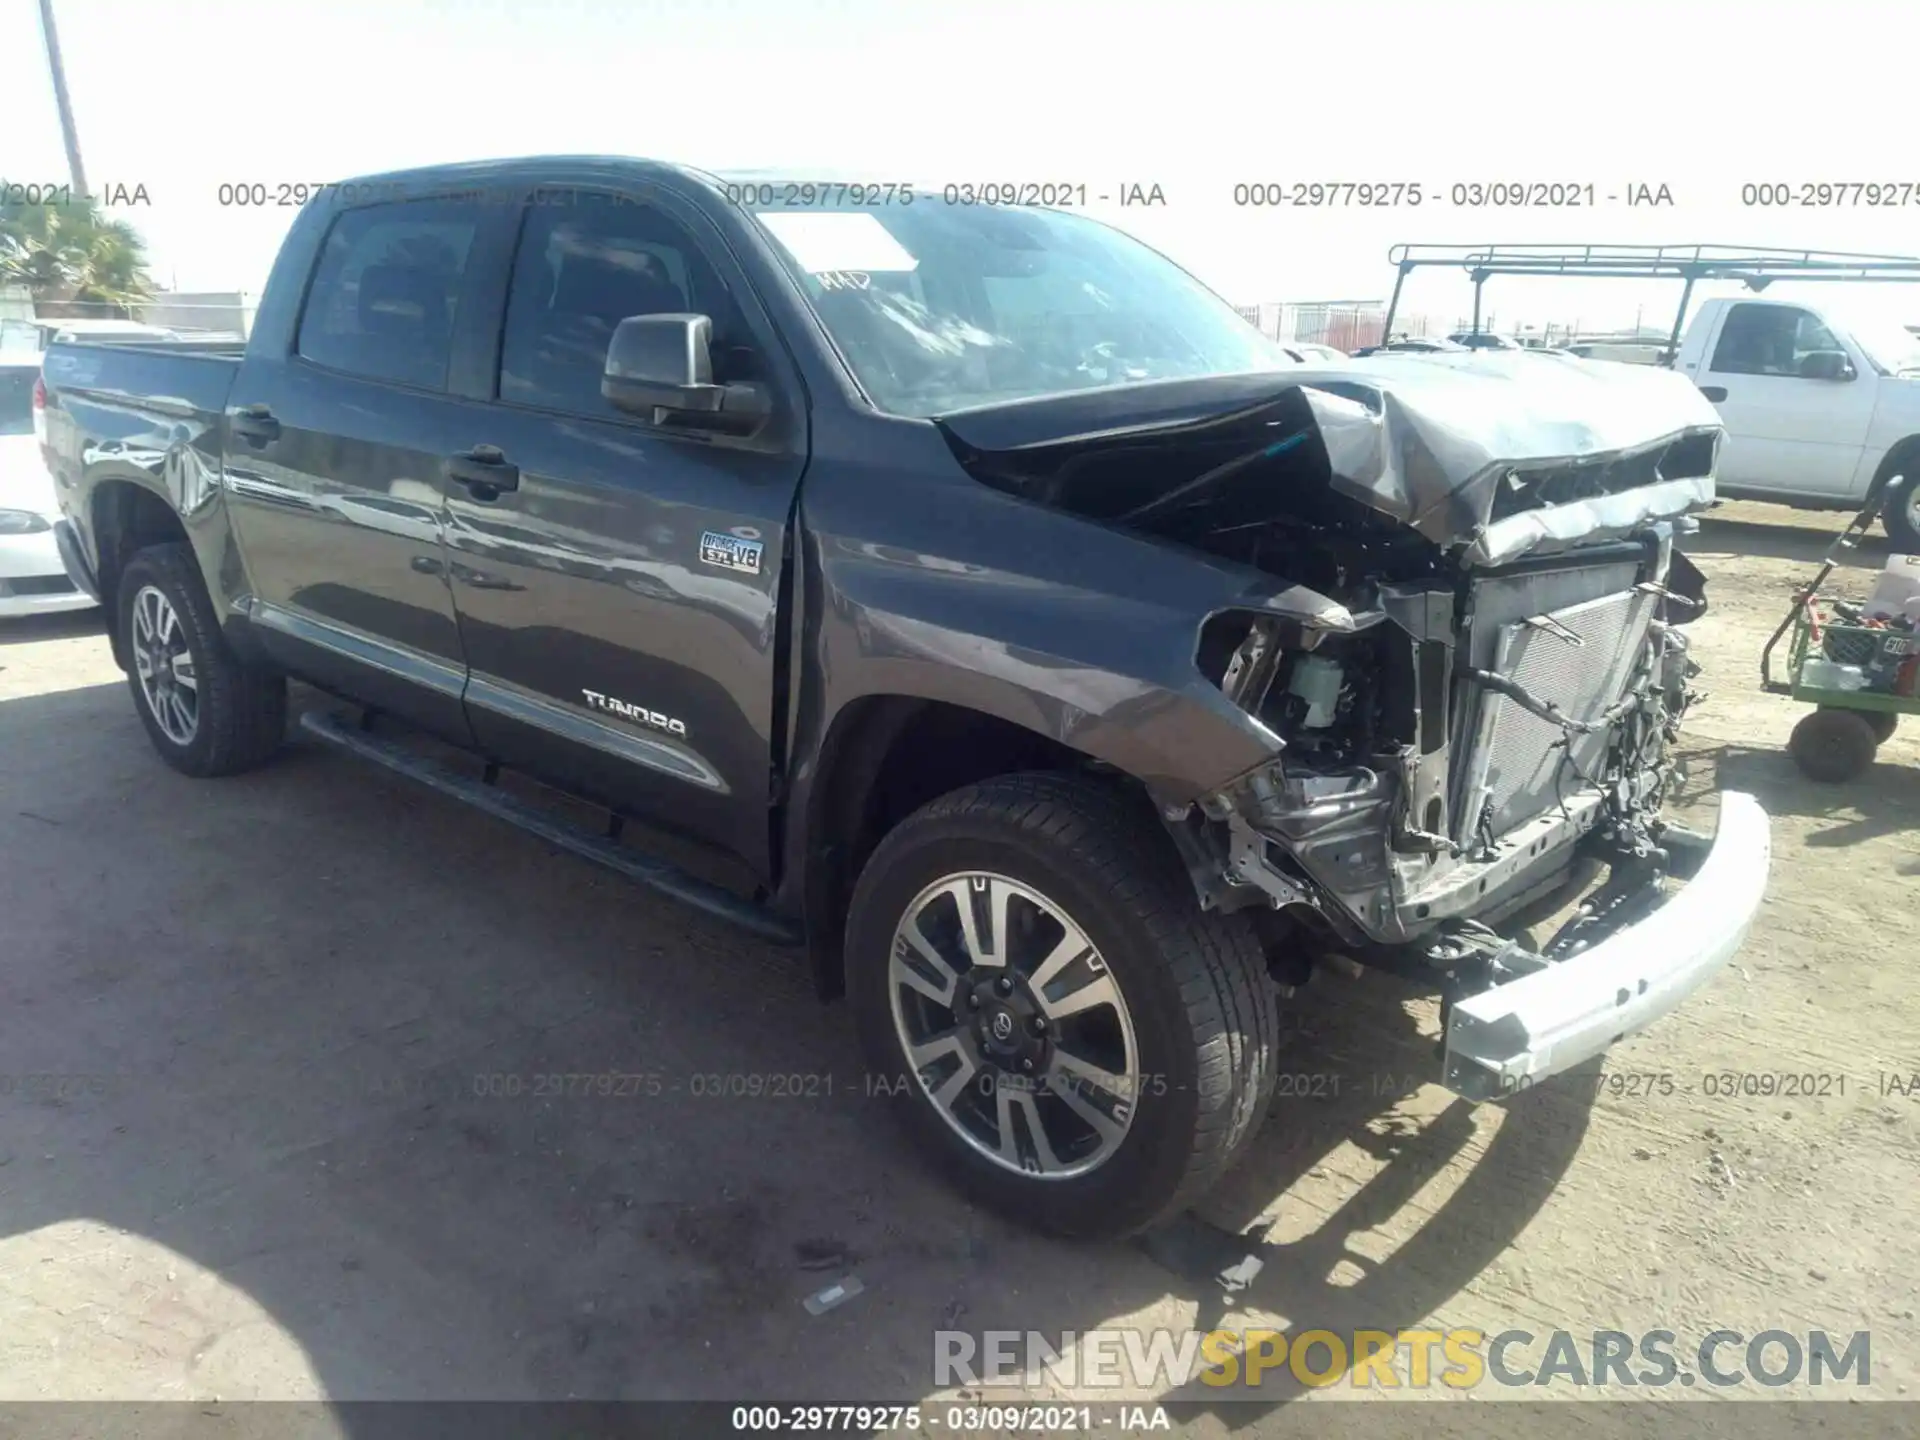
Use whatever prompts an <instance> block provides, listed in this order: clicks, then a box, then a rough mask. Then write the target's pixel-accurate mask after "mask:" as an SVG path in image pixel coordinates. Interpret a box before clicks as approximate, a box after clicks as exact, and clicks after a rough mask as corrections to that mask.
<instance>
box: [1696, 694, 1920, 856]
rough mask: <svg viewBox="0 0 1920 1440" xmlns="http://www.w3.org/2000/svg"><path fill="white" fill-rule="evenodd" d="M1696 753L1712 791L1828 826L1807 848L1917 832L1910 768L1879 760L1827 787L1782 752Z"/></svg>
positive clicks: (1919, 794)
mask: <svg viewBox="0 0 1920 1440" xmlns="http://www.w3.org/2000/svg"><path fill="white" fill-rule="evenodd" d="M1905 723H1906V724H1907V725H1914V724H1920V720H1915V719H1913V718H1909V719H1907V721H1906V722H1905ZM1697 753H1698V754H1699V755H1701V756H1702V757H1705V758H1708V759H1709V760H1710V762H1711V764H1710V767H1709V773H1711V774H1713V775H1714V776H1715V777H1716V778H1715V779H1714V781H1713V782H1712V786H1711V788H1715V789H1722V790H1744V791H1746V792H1748V793H1749V794H1751V795H1753V796H1755V797H1756V798H1758V799H1759V801H1760V803H1761V805H1762V806H1763V807H1764V808H1765V810H1766V812H1767V813H1768V814H1769V815H1773V816H1776V817H1777V816H1783V815H1792V816H1799V817H1802V818H1805V819H1809V820H1815V821H1822V822H1826V823H1823V824H1821V825H1820V826H1819V827H1818V828H1816V829H1813V830H1811V831H1809V832H1808V834H1807V835H1806V838H1805V844H1806V845H1807V846H1808V847H1809V848H1812V849H1822V850H1824V849H1839V848H1844V847H1847V846H1853V845H1860V844H1863V843H1865V842H1868V841H1873V840H1880V839H1884V838H1886V837H1889V836H1895V835H1903V834H1907V833H1910V832H1912V831H1913V830H1915V829H1920V770H1916V769H1915V767H1914V766H1913V765H1912V764H1907V763H1902V762H1901V761H1899V760H1889V759H1884V758H1883V759H1879V760H1876V761H1875V762H1874V763H1873V765H1872V766H1871V767H1869V769H1868V770H1867V771H1866V773H1865V774H1863V775H1861V776H1859V777H1858V778H1857V779H1854V780H1850V781H1847V782H1845V783H1843V784H1838V785H1829V784H1823V783H1821V782H1820V781H1817V780H1809V779H1808V778H1807V777H1806V776H1805V775H1803V774H1801V773H1800V769H1799V767H1798V766H1797V765H1795V764H1794V763H1793V759H1792V757H1790V756H1789V755H1788V754H1787V752H1786V750H1785V748H1784V747H1778V748H1775V747H1764V746H1749V745H1735V744H1722V745H1715V746H1711V747H1708V748H1705V749H1703V750H1701V751H1699V752H1697ZM1882 754H1883V755H1884V754H1885V752H1884V751H1883V752H1882ZM1697 784H1698V782H1693V783H1690V785H1689V790H1690V791H1692V790H1693V789H1695V788H1696V787H1697Z"/></svg>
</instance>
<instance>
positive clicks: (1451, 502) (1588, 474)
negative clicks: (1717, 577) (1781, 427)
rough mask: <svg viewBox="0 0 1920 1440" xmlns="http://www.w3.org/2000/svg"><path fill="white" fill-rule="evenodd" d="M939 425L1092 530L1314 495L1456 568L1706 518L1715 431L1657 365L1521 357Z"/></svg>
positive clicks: (1046, 408) (1403, 359) (1167, 385)
mask: <svg viewBox="0 0 1920 1440" xmlns="http://www.w3.org/2000/svg"><path fill="white" fill-rule="evenodd" d="M938 423H939V425H940V426H941V428H942V430H943V432H944V433H945V434H946V435H947V438H948V441H949V443H950V444H951V445H952V446H953V448H954V450H955V453H956V454H957V455H958V456H959V458H960V459H961V462H962V463H963V464H965V465H966V466H967V467H968V468H969V470H971V471H972V472H973V473H974V474H975V475H976V476H977V477H978V478H981V479H983V480H986V481H987V482H988V483H993V484H998V485H1001V486H1002V487H1003V488H1010V489H1015V490H1017V491H1019V492H1021V493H1024V494H1028V495H1030V496H1032V497H1033V498H1036V499H1039V500H1042V501H1043V502H1047V503H1053V504H1056V505H1060V506H1061V507H1062V508H1067V509H1071V510H1074V511H1076V512H1078V513H1083V514H1088V515H1090V516H1094V517H1096V518H1103V519H1109V520H1114V521H1117V522H1120V523H1139V522H1141V521H1153V522H1166V521H1172V520H1173V519H1174V518H1175V517H1177V516H1180V515H1182V514H1187V515H1188V516H1189V519H1190V523H1189V530H1191V529H1192V525H1193V524H1194V523H1205V522H1194V521H1192V519H1191V517H1192V515H1193V513H1194V512H1195V511H1196V509H1197V507H1210V510H1211V512H1212V513H1218V514H1221V515H1224V516H1225V519H1224V521H1223V522H1221V523H1229V524H1242V525H1244V524H1247V523H1251V522H1252V521H1253V520H1254V519H1255V518H1257V515H1258V512H1259V511H1261V510H1262V509H1263V508H1265V509H1272V508H1280V509H1285V508H1287V507H1288V506H1289V505H1290V503H1291V502H1293V501H1295V500H1298V499H1301V498H1302V497H1303V496H1304V495H1305V494H1306V492H1307V491H1309V490H1311V489H1316V488H1317V489H1320V490H1331V491H1333V492H1335V493H1337V494H1340V495H1344V496H1346V497H1348V498H1349V499H1351V500H1354V501H1357V502H1359V503H1360V504H1361V505H1363V506H1365V507H1366V508H1368V509H1370V510H1372V511H1374V512H1376V513H1378V514H1380V515H1384V516H1387V517H1390V518H1391V519H1393V520H1396V521H1398V522H1400V523H1401V524H1402V525H1405V526H1407V527H1410V528H1411V529H1413V530H1414V531H1417V532H1418V533H1419V534H1420V535H1421V536H1423V537H1425V538H1426V539H1427V540H1428V541H1430V542H1432V543H1433V544H1435V545H1437V546H1440V547H1443V548H1447V549H1454V548H1456V547H1458V548H1459V549H1460V550H1461V551H1462V558H1463V559H1464V560H1466V562H1467V563H1470V564H1501V563H1505V562H1507V561H1509V560H1512V559H1515V558H1517V557H1518V556H1520V555H1523V554H1526V553H1528V552H1529V551H1534V550H1540V549H1547V548H1553V547H1564V546H1567V545H1571V544H1576V543H1584V542H1586V541H1590V540H1595V539H1601V538H1613V537H1615V536H1618V535H1624V534H1628V533H1631V532H1632V531H1633V530H1635V529H1637V528H1640V527H1642V526H1644V525H1645V524H1647V523H1649V522H1651V521H1654V520H1661V519H1672V518H1675V517H1677V516H1679V515H1684V514H1686V513H1689V512H1690V511H1694V510H1699V509H1703V508H1705V507H1706V506H1707V505H1709V504H1711V503H1712V501H1713V480H1712V471H1713V464H1714V459H1715V456H1716V453H1717V449H1718V437H1719V435H1720V433H1721V425H1720V419H1719V417H1718V415H1717V414H1716V413H1715V412H1714V409H1713V407H1712V406H1711V405H1710V404H1709V403H1708V402H1707V400H1706V398H1705V397H1704V396H1703V395H1701V394H1700V392H1699V391H1698V390H1697V389H1696V388H1695V387H1694V386H1693V384H1692V383H1691V382H1690V381H1688V380H1687V379H1686V378H1685V377H1683V376H1681V375H1678V374H1676V373H1674V372H1672V371H1669V370H1662V369H1655V368H1652V367H1648V366H1641V365H1617V364H1609V363H1606V362H1599V361H1585V360H1579V359H1576V358H1573V357H1568V356H1554V355H1536V354H1529V353H1526V352H1518V353H1494V354H1488V353H1484V352H1473V353H1465V354H1459V355H1455V354H1434V355H1411V354H1407V355H1396V354H1386V355H1380V356H1376V357H1371V358H1368V359H1365V360H1356V361H1353V362H1352V363H1350V364H1346V365H1341V366H1339V367H1337V368H1336V367H1327V368H1319V367H1301V368H1299V369H1297V370H1287V371H1278V372H1272V373H1264V374H1255V375H1231V376H1218V377H1208V378H1205V379H1199V380H1179V381H1162V382H1149V383H1145V384H1136V385H1128V386H1111V387H1105V388H1102V389H1099V390H1089V391H1080V392H1073V393H1070V394H1065V395H1059V396H1049V397H1045V398H1043V399H1038V400H1026V401H1019V402H1015V403H1012V404H1006V405H996V406H991V407H986V408H982V409H975V410H968V411H963V412H960V413H957V414H951V415H947V416H943V417H940V419H939V421H938ZM1223 505H1224V509H1222V508H1221V507H1222V506H1223Z"/></svg>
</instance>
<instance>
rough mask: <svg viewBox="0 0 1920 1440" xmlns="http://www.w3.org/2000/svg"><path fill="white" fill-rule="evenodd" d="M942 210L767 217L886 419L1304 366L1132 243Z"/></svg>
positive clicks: (1070, 225) (1063, 218)
mask: <svg viewBox="0 0 1920 1440" xmlns="http://www.w3.org/2000/svg"><path fill="white" fill-rule="evenodd" d="M936 196H937V192H936ZM936 196H925V195H922V196H921V197H919V198H917V199H916V200H914V201H913V203H911V204H909V205H890V206H886V207H874V208H868V209H837V210H836V209H829V208H824V207H823V208H820V209H811V210H800V209H780V210H772V211H768V210H757V211H755V214H756V215H757V217H758V218H759V220H760V222H761V224H762V225H764V226H765V227H766V229H767V231H768V233H769V234H771V235H772V236H773V237H774V239H775V240H776V241H777V242H778V243H779V246H780V248H781V249H782V250H783V251H784V252H785V255H786V257H787V259H788V261H789V263H790V264H791V266H792V268H793V271H794V273H795V275H796V276H797V277H798V278H799V280H800V283H801V285H802V287H803V288H804V289H805V291H806V293H807V297H808V299H809V300H810V301H811V303H812V305H813V308H814V310H815V311H816V312H817V313H818V315H819V317H820V321H821V323H822V324H823V325H824V326H825V327H826V329H827V332H828V333H829V334H830V335H831V336H832V337H833V341H834V343H835V345H837V346H838V347H839V349H840V353H841V354H842V355H844V356H845V357H846V360H847V363H848V365H849V366H851V367H852V369H853V371H854V374H855V376H856V377H857V378H858V380H859V381H860V384H861V386H862V388H863V389H865V390H866V392H867V394H868V395H869V396H871V397H872V398H873V400H874V403H875V404H877V405H879V406H880V408H881V409H883V410H887V411H890V412H891V413H893V414H896V415H913V416H930V415H942V414H947V413H949V412H951V411H955V410H964V409H968V408H971V407H973V406H976V405H991V404H996V403H1000V402H1003V401H1009V400H1023V399H1028V398H1031V397H1034V396H1038V395H1052V394H1058V393H1060V392H1062V391H1068V390H1085V389H1091V388H1094V387H1098V386H1104V385H1121V384H1126V383H1129V382H1134V381H1141V380H1168V379H1178V378H1181V377H1186V376H1198V375H1223V374H1240V373H1245V372H1249V371H1260V370H1276V369H1288V368H1291V367H1292V366H1293V365H1294V363H1295V362H1294V361H1293V360H1292V359H1291V357H1289V356H1288V355H1287V354H1286V353H1285V352H1284V351H1283V350H1282V349H1281V348H1280V347H1279V346H1278V345H1276V344H1274V343H1273V342H1271V341H1269V340H1267V339H1266V338H1265V337H1264V336H1262V335H1261V334H1260V332H1259V331H1257V330H1255V329H1254V328H1253V327H1252V326H1251V325H1249V324H1248V323H1247V322H1246V321H1245V320H1244V319H1242V318H1241V317H1240V315H1239V314H1238V312H1236V311H1235V310H1234V309H1233V308H1232V307H1231V306H1229V305H1228V304H1227V303H1226V302H1225V301H1223V300H1222V299H1220V297H1219V296H1217V295H1215V294H1214V293H1213V292H1212V291H1210V290H1208V289H1207V288H1206V287H1205V286H1203V285H1201V284H1200V283H1199V282H1198V281H1196V280H1195V279H1193V277H1192V276H1190V275H1188V274H1187V273H1186V272H1185V271H1184V270H1182V269H1180V268H1179V267H1178V266H1176V265H1174V264H1173V263H1172V262H1171V261H1169V260H1166V259H1164V258H1163V257H1161V256H1160V255H1158V254H1156V253H1155V252H1153V251H1152V250H1149V249H1148V248H1147V247H1146V246H1144V245H1142V244H1140V243H1139V242H1137V241H1135V240H1131V239H1129V238H1127V237H1126V236H1125V235H1122V234H1120V233H1119V232H1118V231H1116V230H1112V229H1109V228H1108V227H1107V226H1105V225H1101V224H1098V223H1096V222H1094V221H1091V220H1087V219H1084V218H1082V217H1080V216H1077V215H1067V214H1062V213H1059V212H1057V211H1048V210H1027V209H1005V208H998V207H991V206H963V205H948V204H945V203H943V202H942V201H941V200H939V199H938V198H936Z"/></svg>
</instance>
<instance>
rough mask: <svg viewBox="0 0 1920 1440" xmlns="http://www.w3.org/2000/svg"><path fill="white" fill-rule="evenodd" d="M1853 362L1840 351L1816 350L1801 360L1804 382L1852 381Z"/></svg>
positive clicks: (1801, 373)
mask: <svg viewBox="0 0 1920 1440" xmlns="http://www.w3.org/2000/svg"><path fill="white" fill-rule="evenodd" d="M1853 375H1854V370H1853V362H1852V361H1851V360H1849V359H1848V358H1847V357H1846V354H1845V352H1843V351H1840V350H1815V351H1812V352H1810V353H1809V354H1807V355H1804V356H1802V357H1801V359H1800V378H1801V379H1802V380H1851V379H1853Z"/></svg>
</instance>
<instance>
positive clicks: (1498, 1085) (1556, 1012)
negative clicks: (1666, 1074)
mask: <svg viewBox="0 0 1920 1440" xmlns="http://www.w3.org/2000/svg"><path fill="white" fill-rule="evenodd" d="M1771 858H1772V841H1771V837H1770V835H1769V833H1768V824H1767V814H1766V812H1765V811H1764V810H1762V809H1761V808H1760V803H1759V801H1757V800H1755V799H1754V798H1753V797H1752V796H1751V795H1743V794H1739V793H1737V792H1733V791H1728V792H1725V793H1723V794H1722V795H1721V797H1720V826H1719V829H1718V830H1717V831H1716V832H1715V833H1714V837H1713V847H1712V849H1710V850H1709V851H1708V852H1707V858H1706V860H1705V861H1704V862H1703V863H1702V865H1701V867H1700V870H1699V873H1698V874H1696V875H1695V876H1694V877H1693V879H1692V880H1690V881H1688V882H1687V884H1686V885H1685V886H1683V887H1682V888H1681V889H1679V890H1678V891H1676V892H1675V893H1674V895H1673V896H1672V898H1670V899H1669V900H1667V901H1666V902H1665V903H1664V904H1662V905H1661V906H1660V908H1659V909H1657V910H1655V911H1654V912H1653V913H1652V914H1650V915H1648V916H1647V917H1646V919H1644V920H1642V921H1640V922H1639V923H1638V924H1635V925H1629V926H1628V927H1626V928H1625V929H1623V930H1619V931H1616V932H1615V933H1614V934H1612V935H1610V936H1608V937H1607V938H1606V939H1605V940H1602V941H1601V942H1600V943H1599V944H1597V945H1595V946H1594V947H1593V948H1592V949H1591V950H1588V951H1585V952H1583V953H1582V954H1580V955H1577V956H1575V957H1574V958H1572V959H1570V960H1565V961H1561V962H1560V963H1558V964H1555V965H1550V966H1549V967H1547V968H1546V969H1544V970H1540V971H1536V972H1535V973H1534V974H1531V975H1527V976H1525V977H1523V978H1521V979H1519V980H1514V981H1510V982H1509V983H1507V984H1505V985H1498V986H1495V987H1494V988H1493V989H1491V990H1486V991H1483V992H1481V993H1480V994H1478V995H1475V996H1473V997H1472V998H1471V999H1468V1000H1462V1001H1459V1002H1458V1003H1456V1004H1455V1005H1454V1006H1453V1010H1452V1014H1451V1017H1450V1018H1449V1020H1448V1022H1447V1045H1446V1060H1445V1065H1444V1068H1443V1072H1442V1083H1443V1084H1444V1085H1445V1086H1446V1087H1447V1088H1448V1089H1449V1090H1452V1091H1454V1092H1455V1093H1456V1094H1460V1095H1464V1096H1466V1097H1467V1098H1468V1099H1471V1100H1498V1099H1502V1098H1504V1097H1506V1096H1509V1095H1512V1094H1515V1093H1516V1092H1518V1091H1520V1090H1524V1089H1526V1088H1527V1087H1528V1086H1529V1085H1531V1084H1533V1083H1534V1082H1536V1081H1539V1080H1544V1079H1546V1078H1547V1077H1548V1076H1549V1075H1557V1074H1559V1073H1560V1072H1561V1071H1562V1070H1567V1069H1571V1068H1572V1067H1573V1066H1575V1065H1578V1064H1579V1063H1580V1062H1581V1061H1583V1060H1587V1059H1591V1058H1592V1057H1593V1056H1595V1055H1598V1054H1599V1053H1600V1052H1601V1051H1603V1050H1605V1049H1606V1048H1607V1047H1608V1046H1610V1045H1612V1044H1613V1043H1614V1042H1615V1041H1617V1040H1620V1039H1623V1038H1625V1037H1626V1036H1628V1035H1632V1034H1634V1033H1635V1032H1637V1031H1640V1030H1644V1029H1645V1028H1646V1027H1647V1026H1649V1025H1651V1024H1652V1023H1653V1022H1654V1021H1656V1020H1658V1019H1659V1018H1660V1017H1661V1016H1663V1015H1665V1014H1666V1013H1667V1012H1668V1011H1670V1010H1673V1009H1675V1008H1677V1007H1678V1006H1679V1004H1680V1002H1681V1001H1682V1000H1684V999H1686V998H1687V996H1689V995H1691V994H1692V993H1693V992H1694V991H1695V990H1697V989H1699V988H1700V986H1702V985H1704V984H1705V983H1706V982H1707V981H1708V980H1709V979H1711V978H1712V977H1713V974H1714V972H1715V971H1717V970H1719V968H1720V967H1721V966H1722V965H1724V964H1726V963H1727V960H1728V959H1729V957H1731V956H1732V954H1733V952H1734V951H1736V950H1738V949H1739V948H1740V946H1741V944H1742V942H1744V941H1745V940H1746V938H1747V931H1748V930H1749V929H1750V928H1751V927H1752V925H1753V917H1754V916H1755V915H1756V914H1757V913H1758V912H1759V909H1760V900H1761V897H1762V896H1763V895H1764V894H1765V893H1766V888H1767V871H1768V868H1769V865H1770V862H1771Z"/></svg>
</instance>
